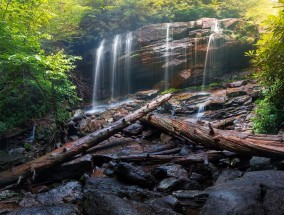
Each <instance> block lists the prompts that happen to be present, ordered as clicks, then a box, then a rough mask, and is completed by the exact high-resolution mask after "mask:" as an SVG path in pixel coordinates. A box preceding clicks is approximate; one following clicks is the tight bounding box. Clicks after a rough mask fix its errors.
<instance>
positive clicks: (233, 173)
mask: <svg viewBox="0 0 284 215" xmlns="http://www.w3.org/2000/svg"><path fill="white" fill-rule="evenodd" d="M242 175H243V173H242V172H241V171H239V170H234V169H226V170H224V171H222V173H221V174H220V175H219V177H218V179H217V181H216V182H215V185H218V184H223V183H225V182H227V181H231V180H234V179H236V178H239V177H241V176H242Z"/></svg>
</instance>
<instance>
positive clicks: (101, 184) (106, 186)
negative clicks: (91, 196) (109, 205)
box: [84, 178, 161, 201]
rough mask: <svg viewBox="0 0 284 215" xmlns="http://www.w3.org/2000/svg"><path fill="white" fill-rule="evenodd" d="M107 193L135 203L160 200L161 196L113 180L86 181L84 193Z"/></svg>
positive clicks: (91, 179) (92, 179)
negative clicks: (154, 199) (151, 199)
mask: <svg viewBox="0 0 284 215" xmlns="http://www.w3.org/2000/svg"><path fill="white" fill-rule="evenodd" d="M97 191H99V192H105V193H109V194H113V195H115V196H118V197H121V198H125V197H127V198H130V199H132V200H135V201H141V200H143V201H144V200H146V199H150V198H159V197H161V194H159V193H156V192H152V191H148V190H146V189H141V188H139V187H137V186H135V185H132V186H129V185H125V184H122V183H120V182H118V181H116V180H114V179H113V178H90V179H87V181H86V186H85V188H84V192H85V193H86V192H97Z"/></svg>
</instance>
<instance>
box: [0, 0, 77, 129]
mask: <svg viewBox="0 0 284 215" xmlns="http://www.w3.org/2000/svg"><path fill="white" fill-rule="evenodd" d="M0 2H1V4H0V122H1V123H0V128H1V130H0V133H1V132H3V131H5V130H6V129H7V128H10V127H13V126H15V125H18V124H19V123H23V122H26V121H27V120H28V119H29V118H33V117H38V116H42V115H44V114H46V113H47V112H49V111H51V110H52V111H53V113H54V116H55V119H56V121H57V122H59V121H60V120H63V119H64V116H66V113H67V108H66V107H67V105H68V106H69V105H72V104H73V103H74V102H75V101H77V100H78V98H77V96H76V90H75V86H74V85H73V84H72V82H71V81H70V80H69V75H70V73H69V72H70V71H71V70H72V69H74V67H75V66H74V62H75V60H77V59H78V58H77V57H73V56H69V55H66V54H64V53H63V51H62V50H60V49H58V48H60V47H58V46H52V47H51V48H49V50H48V51H46V50H44V49H43V46H42V44H43V43H44V42H45V43H46V41H48V40H50V39H51V38H52V36H56V37H58V38H57V39H55V41H56V40H57V41H58V40H61V39H62V38H63V36H62V35H63V34H66V38H68V37H70V36H71V35H74V31H72V32H71V31H65V30H64V29H68V28H69V27H70V26H71V23H73V26H78V24H79V23H78V19H76V20H77V21H74V20H73V21H72V22H70V26H63V25H62V26H61V25H58V26H59V27H57V28H55V27H54V26H55V22H58V24H61V23H63V22H64V21H63V20H64V19H67V18H68V17H65V18H64V19H63V18H62V19H59V20H58V19H56V17H58V15H59V9H58V8H55V6H54V3H55V0H50V1H48V0H29V1H20V0H1V1H0ZM58 2H61V3H62V4H63V5H64V2H66V4H67V3H69V6H68V7H71V5H70V1H69V0H62V1H57V3H58ZM67 5H68V4H67ZM73 6H74V7H75V8H77V4H76V3H74V5H73ZM73 11H74V10H73ZM56 13H57V14H56ZM79 13H80V12H79ZM70 16H72V13H70ZM78 16H79V15H78ZM60 26H61V27H62V28H61V27H60ZM77 28H78V27H77ZM57 31H58V32H60V33H56V32H57ZM55 45H56V44H55Z"/></svg>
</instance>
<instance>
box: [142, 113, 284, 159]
mask: <svg viewBox="0 0 284 215" xmlns="http://www.w3.org/2000/svg"><path fill="white" fill-rule="evenodd" d="M143 121H144V122H147V123H149V124H151V125H152V126H155V127H157V128H159V129H163V130H165V131H167V132H169V133H170V134H173V135H176V136H180V137H183V138H185V139H189V140H192V141H194V142H196V143H200V144H203V145H205V146H207V147H211V148H212V147H213V148H216V149H225V150H229V151H233V152H236V153H239V154H246V155H257V156H264V157H279V158H282V159H283V158H284V142H283V141H284V136H281V135H264V134H256V135H254V134H247V133H244V132H243V133H242V132H237V131H233V130H220V129H216V128H213V127H212V126H211V124H210V123H209V124H208V126H201V125H198V124H197V123H194V122H188V121H183V120H182V119H178V118H170V117H167V116H163V115H158V114H152V115H151V114H150V115H148V116H147V117H144V118H143Z"/></svg>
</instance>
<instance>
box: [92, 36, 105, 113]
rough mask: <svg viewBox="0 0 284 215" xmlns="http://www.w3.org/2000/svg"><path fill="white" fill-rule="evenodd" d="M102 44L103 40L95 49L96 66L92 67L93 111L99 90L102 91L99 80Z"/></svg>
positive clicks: (102, 57)
mask: <svg viewBox="0 0 284 215" xmlns="http://www.w3.org/2000/svg"><path fill="white" fill-rule="evenodd" d="M104 44H105V40H103V41H102V42H101V44H100V46H99V48H98V49H97V53H96V64H95V67H94V85H93V86H94V87H93V100H92V109H95V108H96V106H97V98H98V97H99V93H100V90H101V89H102V87H103V86H102V83H103V80H101V79H102V78H103V77H102V76H103V74H104Z"/></svg>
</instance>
